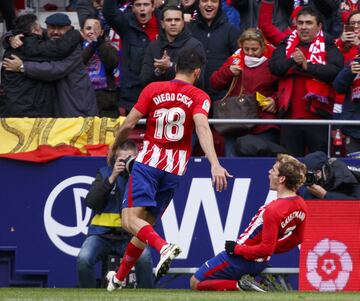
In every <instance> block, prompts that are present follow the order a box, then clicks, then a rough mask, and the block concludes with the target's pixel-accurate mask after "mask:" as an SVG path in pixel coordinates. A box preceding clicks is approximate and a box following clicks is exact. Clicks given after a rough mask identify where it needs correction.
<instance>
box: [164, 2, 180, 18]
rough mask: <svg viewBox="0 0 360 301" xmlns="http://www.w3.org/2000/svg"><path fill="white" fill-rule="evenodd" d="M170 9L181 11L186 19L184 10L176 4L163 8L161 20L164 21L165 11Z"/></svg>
mask: <svg viewBox="0 0 360 301" xmlns="http://www.w3.org/2000/svg"><path fill="white" fill-rule="evenodd" d="M168 10H174V11H179V12H181V16H182V18H183V20H184V11H183V10H182V9H181V8H180V7H178V6H176V5H165V6H164V8H163V9H162V10H161V20H163V21H164V15H165V12H167V11H168Z"/></svg>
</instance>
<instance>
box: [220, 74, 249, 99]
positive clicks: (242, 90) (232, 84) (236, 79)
mask: <svg viewBox="0 0 360 301" xmlns="http://www.w3.org/2000/svg"><path fill="white" fill-rule="evenodd" d="M238 80H239V77H238V76H234V77H233V79H232V81H231V84H230V87H229V90H228V91H227V92H226V94H225V96H224V97H223V98H222V99H221V100H220V102H221V103H222V104H225V103H226V99H227V97H228V96H229V94H230V93H231V91H232V90H233V89H234V88H235V85H236V83H237V81H238ZM243 83H244V69H243V70H241V87H240V92H239V95H238V96H241V95H242V94H243V92H244V86H243Z"/></svg>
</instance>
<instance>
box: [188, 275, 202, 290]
mask: <svg viewBox="0 0 360 301" xmlns="http://www.w3.org/2000/svg"><path fill="white" fill-rule="evenodd" d="M199 282H200V281H199V280H197V279H196V278H195V276H191V278H190V288H191V289H192V290H197V285H198V283H199Z"/></svg>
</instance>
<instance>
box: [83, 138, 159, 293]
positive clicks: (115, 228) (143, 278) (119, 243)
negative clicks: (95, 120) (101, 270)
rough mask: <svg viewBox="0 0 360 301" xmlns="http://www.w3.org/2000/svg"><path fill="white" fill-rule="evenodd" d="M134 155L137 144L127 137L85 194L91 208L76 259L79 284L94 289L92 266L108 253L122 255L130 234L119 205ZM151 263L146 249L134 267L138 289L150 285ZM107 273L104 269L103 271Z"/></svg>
mask: <svg viewBox="0 0 360 301" xmlns="http://www.w3.org/2000/svg"><path fill="white" fill-rule="evenodd" d="M136 155H137V147H136V144H135V143H134V142H133V141H131V140H127V141H125V142H124V143H123V144H121V145H120V146H119V147H118V148H117V149H116V151H115V152H114V155H113V156H112V157H111V158H109V161H110V162H109V165H108V166H104V167H102V168H100V169H99V171H98V173H97V175H96V179H95V181H94V182H93V183H92V184H91V187H90V189H89V193H88V194H87V196H86V205H87V206H88V207H89V208H91V209H93V210H94V216H93V218H92V220H91V223H90V225H89V229H88V234H87V237H86V239H85V241H84V243H83V245H82V246H81V250H80V253H79V255H78V258H77V273H78V281H79V287H81V288H86V287H87V288H95V287H96V286H97V283H96V277H95V266H96V264H97V263H98V262H99V261H103V260H107V257H108V255H109V254H114V253H115V254H116V255H118V256H121V257H122V256H123V255H124V252H125V249H126V247H127V245H128V243H129V241H130V240H131V238H132V235H131V234H130V233H128V232H127V231H125V230H124V229H122V227H121V216H120V212H121V205H122V199H123V194H124V191H125V185H126V183H127V181H128V178H129V173H130V171H131V167H132V163H133V161H134V158H135V156H136ZM152 269H153V262H152V258H151V252H150V249H149V248H146V249H145V251H144V252H143V254H142V255H141V257H140V259H139V260H138V262H137V264H136V266H135V273H136V282H137V287H139V288H152V287H153V285H154V283H153V272H152ZM105 273H106V271H105Z"/></svg>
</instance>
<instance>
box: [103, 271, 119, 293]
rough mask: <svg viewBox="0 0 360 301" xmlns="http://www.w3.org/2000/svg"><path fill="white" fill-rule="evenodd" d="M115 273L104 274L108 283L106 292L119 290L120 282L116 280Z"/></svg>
mask: <svg viewBox="0 0 360 301" xmlns="http://www.w3.org/2000/svg"><path fill="white" fill-rule="evenodd" d="M115 275H116V272H115V271H110V272H108V273H107V274H106V280H107V281H108V285H107V290H108V291H109V292H112V291H114V290H116V289H121V284H122V283H121V281H120V280H118V279H117V278H116V276H115Z"/></svg>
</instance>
